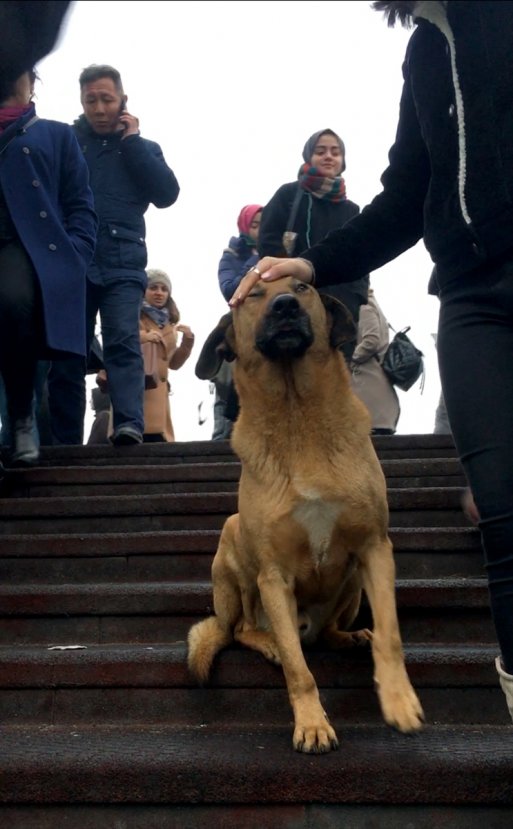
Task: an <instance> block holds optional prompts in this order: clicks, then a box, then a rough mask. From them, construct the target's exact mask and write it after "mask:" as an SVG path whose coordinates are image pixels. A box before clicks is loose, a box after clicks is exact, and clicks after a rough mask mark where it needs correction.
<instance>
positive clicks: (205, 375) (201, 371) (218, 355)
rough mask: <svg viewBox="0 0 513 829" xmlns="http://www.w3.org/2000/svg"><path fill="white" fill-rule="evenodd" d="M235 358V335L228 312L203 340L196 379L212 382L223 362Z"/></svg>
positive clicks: (230, 315) (230, 314)
mask: <svg viewBox="0 0 513 829" xmlns="http://www.w3.org/2000/svg"><path fill="white" fill-rule="evenodd" d="M236 356H237V355H236V353H235V335H234V332H233V324H232V313H231V311H230V312H229V313H228V314H225V315H224V316H223V317H221V319H220V320H219V322H218V323H217V325H216V327H215V328H214V330H213V331H211V333H210V334H209V335H208V337H207V339H206V340H205V344H204V345H203V348H202V349H201V353H200V355H199V357H198V362H197V363H196V368H195V372H196V377H199V379H200V380H212V378H213V377H215V376H216V374H217V372H218V371H219V369H220V368H221V363H222V362H223V360H227V361H228V362H229V363H231V362H232V360H235V357H236Z"/></svg>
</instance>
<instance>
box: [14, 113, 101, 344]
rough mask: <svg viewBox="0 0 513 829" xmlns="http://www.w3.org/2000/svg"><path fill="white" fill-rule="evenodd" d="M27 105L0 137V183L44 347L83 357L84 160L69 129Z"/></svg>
mask: <svg viewBox="0 0 513 829" xmlns="http://www.w3.org/2000/svg"><path fill="white" fill-rule="evenodd" d="M34 114H35V108H34V107H31V109H30V110H29V112H28V113H27V114H26V115H24V116H23V117H22V118H19V119H18V120H17V121H16V122H15V123H14V124H11V126H9V127H8V128H7V129H6V130H5V131H4V132H3V133H2V134H1V135H0V188H1V189H2V192H3V194H4V198H5V201H6V204H7V207H8V209H9V213H10V215H11V219H12V221H13V223H14V225H15V227H16V230H17V233H18V235H19V237H20V240H21V242H22V244H23V246H24V247H25V250H26V251H27V253H28V255H29V256H30V259H31V260H32V264H33V265H34V268H35V271H36V274H37V278H38V280H39V284H40V286H41V295H42V302H43V313H44V323H45V332H46V344H47V346H48V348H49V349H50V350H51V351H54V350H56V351H66V352H72V353H75V354H82V355H85V353H86V331H85V319H86V315H85V288H86V281H85V277H86V271H87V267H88V265H89V263H90V261H91V259H92V256H93V253H94V246H95V240H96V228H97V219H96V214H95V212H94V208H93V194H92V192H91V189H90V187H89V175H88V170H87V165H86V163H85V161H84V159H83V157H82V153H81V152H80V147H79V146H78V143H77V140H76V138H75V136H74V135H73V131H72V129H71V128H70V127H69V126H68V125H67V124H61V123H59V122H58V121H47V120H44V119H39V120H38V121H36V122H35V123H33V124H32V125H29V126H28V127H27V129H25V125H26V124H28V122H29V121H30V120H31V119H32V118H33V117H34Z"/></svg>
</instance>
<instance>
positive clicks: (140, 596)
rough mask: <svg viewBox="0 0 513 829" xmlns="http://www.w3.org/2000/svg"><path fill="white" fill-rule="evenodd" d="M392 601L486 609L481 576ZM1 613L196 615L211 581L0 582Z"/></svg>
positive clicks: (208, 605) (207, 602)
mask: <svg viewBox="0 0 513 829" xmlns="http://www.w3.org/2000/svg"><path fill="white" fill-rule="evenodd" d="M396 594H397V606H398V607H412V608H416V609H418V610H420V609H423V608H427V609H429V610H433V609H437V610H439V611H440V612H442V613H443V612H444V611H447V610H451V611H452V610H453V609H472V608H478V609H482V608H486V609H487V608H488V603H489V598H488V585H487V581H486V579H465V578H460V579H412V580H405V581H397V586H396ZM0 608H1V612H2V614H3V615H4V616H9V615H17V616H26V615H28V616H33V615H35V614H38V613H41V614H54V615H60V614H74V615H80V614H87V615H98V614H106V615H118V614H123V613H127V612H129V613H133V614H136V615H137V614H144V615H158V614H160V613H168V614H177V615H183V614H185V615H187V614H191V615H198V614H204V613H211V612H212V586H211V584H210V582H202V581H199V580H198V581H197V582H167V583H162V582H142V583H139V582H123V583H119V584H118V583H107V584H103V583H99V584H97V583H78V584H73V585H70V584H36V585H30V584H19V585H18V584H2V585H0Z"/></svg>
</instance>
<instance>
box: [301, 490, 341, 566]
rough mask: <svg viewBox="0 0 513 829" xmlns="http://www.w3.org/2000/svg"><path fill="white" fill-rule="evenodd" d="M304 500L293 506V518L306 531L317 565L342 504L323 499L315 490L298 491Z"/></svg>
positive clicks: (321, 557) (323, 556)
mask: <svg viewBox="0 0 513 829" xmlns="http://www.w3.org/2000/svg"><path fill="white" fill-rule="evenodd" d="M299 494H300V495H301V496H302V497H303V498H304V499H305V500H304V501H302V502H301V503H299V504H297V505H296V507H295V508H294V512H293V515H294V518H295V519H296V521H297V522H298V523H299V524H301V526H302V527H303V528H304V529H305V530H306V532H307V533H308V539H309V541H310V548H311V550H312V556H313V559H314V561H315V564H316V566H317V567H319V566H320V565H321V564H322V562H323V560H324V558H325V557H326V554H327V552H328V548H329V544H330V541H331V536H332V533H333V528H334V526H335V524H336V521H337V518H338V517H339V515H340V512H341V509H342V505H341V504H337V503H336V502H333V501H323V499H322V498H320V497H319V494H318V493H317V492H316V491H315V490H303V491H300V493H299Z"/></svg>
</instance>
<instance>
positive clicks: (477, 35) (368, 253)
mask: <svg viewBox="0 0 513 829" xmlns="http://www.w3.org/2000/svg"><path fill="white" fill-rule="evenodd" d="M376 5H378V4H376ZM410 5H414V11H413V15H414V19H415V22H416V24H417V28H416V30H415V31H414V33H413V35H412V37H411V39H410V42H409V45H408V49H407V53H406V58H405V62H404V66H403V74H404V87H403V93H402V99H401V107H400V116H399V124H398V128H397V135H396V140H395V143H394V145H393V147H392V148H391V150H390V154H389V162H390V163H389V167H388V169H387V170H386V171H385V173H384V174H383V176H382V183H383V188H384V189H383V192H382V193H380V195H378V196H377V197H376V198H375V199H374V200H373V201H372V203H371V204H370V205H369V206H367V207H366V208H365V209H364V210H363V211H362V213H361V214H360V216H358V217H357V218H356V219H354V220H353V221H352V222H351V224H350V225H349V226H348V227H347V228H346V229H344V230H342V231H337V232H335V233H333V234H330V236H329V237H328V240H326V241H325V242H324V243H323V244H320V245H317V246H314V247H313V248H312V249H311V250H309V251H308V252H305V253H304V254H303V255H304V256H305V258H307V259H309V260H310V261H311V262H312V263H313V265H314V268H315V273H316V284H317V285H319V286H322V285H324V284H327V283H328V282H329V281H330V280H331V278H332V275H333V272H334V270H335V267H336V268H337V270H338V272H339V274H341V277H340V278H342V279H343V280H345V281H349V280H351V279H354V278H355V277H356V276H358V275H361V274H363V273H366V272H367V271H369V270H374V269H375V268H378V267H380V266H381V265H384V264H385V263H386V262H388V261H390V260H391V259H393V258H394V257H396V256H397V255H398V254H400V253H402V252H403V251H405V250H406V249H408V248H409V247H411V246H412V245H414V244H415V243H416V242H417V241H418V240H419V239H420V238H421V237H424V241H425V244H426V247H427V249H428V251H429V253H430V254H431V257H432V259H433V261H434V262H435V263H436V265H437V275H438V281H439V283H440V286H441V287H442V286H443V285H444V284H446V283H447V282H448V281H450V280H453V279H455V278H458V277H460V276H461V275H462V274H464V273H466V272H468V271H470V270H472V269H474V268H476V267H477V266H479V265H481V264H483V263H485V262H486V261H487V260H489V259H492V258H494V257H497V256H499V255H501V254H503V253H504V252H506V251H507V250H508V249H509V248H512V247H513V104H512V100H513V99H512V89H513V48H512V44H513V2H508V1H507V0H506V1H504V0H501V2H493V0H484V2H479V0H471V1H470V2H465V1H464V0H458V2H456V1H455V0H449V2H448V3H442V2H420V3H416V4H399V3H398V4H394V3H390V4H386V3H380V4H379V6H380V7H381V8H382V9H383V8H384V7H385V6H390V7H394V6H396V7H399V6H402V7H403V8H404V7H406V6H410Z"/></svg>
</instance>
